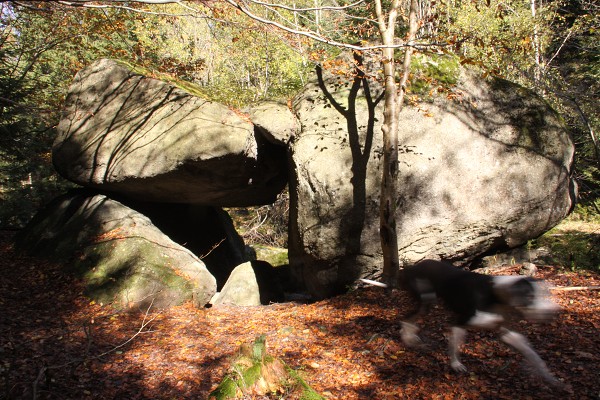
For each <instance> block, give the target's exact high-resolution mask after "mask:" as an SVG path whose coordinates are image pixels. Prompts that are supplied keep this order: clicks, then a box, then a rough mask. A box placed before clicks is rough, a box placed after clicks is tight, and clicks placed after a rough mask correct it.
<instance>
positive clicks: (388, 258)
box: [375, 0, 400, 287]
mask: <svg viewBox="0 0 600 400" xmlns="http://www.w3.org/2000/svg"><path fill="white" fill-rule="evenodd" d="M375 4H376V12H377V21H378V25H379V33H380V35H381V42H382V44H383V45H385V46H393V45H394V38H395V35H394V28H395V25H396V18H397V16H398V8H399V6H400V5H399V2H398V1H396V0H394V1H393V2H392V4H391V5H390V9H389V11H388V13H387V21H386V18H385V15H384V12H383V10H382V7H381V1H380V0H376V2H375ZM382 63H383V75H384V85H385V87H384V90H385V96H384V109H383V126H382V127H381V130H382V133H383V175H382V178H381V197H380V200H379V235H380V238H381V250H382V253H383V281H384V282H385V283H387V284H388V286H390V287H395V286H397V281H398V271H399V269H400V262H399V258H398V236H397V233H396V198H397V196H398V190H397V181H398V116H397V109H398V92H397V87H396V64H395V62H394V49H393V48H392V47H385V48H384V49H383V50H382Z"/></svg>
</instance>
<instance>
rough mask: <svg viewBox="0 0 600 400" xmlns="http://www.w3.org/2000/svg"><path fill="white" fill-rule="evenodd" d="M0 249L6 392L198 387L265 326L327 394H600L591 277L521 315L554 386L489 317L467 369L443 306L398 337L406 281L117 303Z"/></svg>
mask: <svg viewBox="0 0 600 400" xmlns="http://www.w3.org/2000/svg"><path fill="white" fill-rule="evenodd" d="M0 252H1V254H2V258H1V261H0V360H1V361H0V398H7V399H22V398H25V399H26V398H30V399H31V398H34V399H205V398H207V397H208V395H209V393H210V392H211V391H212V390H214V389H215V388H216V387H217V386H218V385H219V383H220V382H221V380H222V379H223V377H224V376H226V374H227V373H228V371H229V368H230V362H231V359H232V357H233V356H234V355H235V354H236V352H237V351H238V350H239V349H240V346H242V345H244V344H247V343H252V342H253V341H254V340H255V339H256V337H258V336H259V335H265V338H266V345H267V348H268V352H269V353H270V354H271V355H272V356H273V357H277V358H279V359H281V360H283V362H285V363H286V364H287V365H288V366H290V367H291V368H293V369H294V370H295V371H298V373H299V374H300V375H301V376H302V378H303V379H304V380H305V381H306V382H307V383H308V384H309V385H310V386H312V388H313V389H315V390H316V391H317V392H318V393H320V394H321V395H322V396H323V397H325V398H328V399H515V398H519V399H556V398H560V399H570V398H573V399H599V398H600V376H599V374H598V371H599V370H600V353H599V350H598V349H600V335H599V328H600V312H599V311H600V291H598V290H572V291H562V290H557V291H552V294H553V297H554V299H555V301H556V302H557V303H558V304H559V305H560V306H561V307H562V309H563V311H562V313H561V315H560V316H559V317H558V318H557V319H555V320H553V321H552V322H550V323H547V324H543V325H536V324H529V323H526V322H524V321H521V322H519V324H518V325H519V326H518V330H519V331H520V332H521V333H523V334H525V335H526V336H527V337H528V339H529V340H530V342H531V343H532V345H533V347H534V348H535V349H536V350H537V351H538V353H539V354H540V356H541V357H542V358H543V359H544V360H545V361H546V362H547V364H548V366H549V368H550V370H551V371H552V372H553V373H554V374H555V376H557V377H558V379H559V380H561V381H562V382H563V383H564V388H561V389H556V388H550V387H548V386H546V385H544V384H543V382H541V381H539V380H538V379H537V378H535V377H534V376H532V375H530V374H529V373H528V370H527V368H526V367H525V366H524V362H523V359H522V357H521V356H520V355H518V354H516V353H515V352H513V351H512V350H511V349H509V348H508V347H506V346H505V345H503V344H502V343H500V342H499V341H498V338H497V335H496V334H495V333H493V332H487V331H481V332H469V334H468V337H467V342H466V345H465V346H464V349H463V362H464V363H465V365H466V366H467V367H468V368H469V372H468V373H466V374H456V373H454V372H452V371H451V369H450V367H449V365H448V360H447V355H446V348H447V339H446V336H445V335H446V333H447V328H446V323H447V321H448V316H447V315H446V313H445V312H444V310H443V309H442V308H441V307H435V308H434V310H432V312H431V314H430V315H429V316H428V318H427V319H426V320H425V321H423V322H422V328H423V329H422V331H421V334H422V338H423V341H424V343H425V346H424V348H423V349H418V350H415V349H410V348H406V347H405V346H404V345H403V343H402V341H401V339H400V334H399V319H400V317H401V316H402V315H403V314H404V313H406V312H408V311H409V310H410V308H411V306H412V303H411V302H410V300H409V298H408V296H407V295H406V294H405V293H404V292H402V291H393V292H386V291H384V290H383V289H380V288H361V289H356V290H354V291H351V292H349V293H347V294H345V295H342V296H338V297H335V298H332V299H328V300H324V301H320V302H316V303H312V304H297V303H282V304H273V305H269V306H260V307H244V308H241V307H231V306H221V307H215V308H210V309H196V308H194V307H193V306H192V305H191V304H183V305H180V306H175V307H172V308H170V309H165V310H155V309H153V308H152V307H150V308H148V309H142V310H139V312H125V311H117V310H115V309H113V308H111V307H110V306H108V305H100V304H98V303H96V302H94V301H91V300H90V299H89V298H87V297H86V296H85V294H84V288H83V286H82V284H81V282H80V281H78V280H77V279H75V278H73V277H72V276H71V275H70V274H69V273H67V272H65V269H64V266H62V265H60V264H58V263H51V262H47V261H43V260H40V259H37V258H31V257H27V256H23V255H20V254H17V253H15V252H14V250H13V249H12V245H11V234H10V233H7V232H2V233H0ZM516 269H517V268H516V267H515V272H514V273H516ZM504 273H506V272H505V271H504ZM538 275H539V276H540V277H541V278H543V279H545V280H546V281H547V282H548V283H549V284H550V285H553V286H560V287H564V286H581V287H592V286H598V285H600V276H599V275H598V274H595V273H592V272H580V273H573V272H569V271H565V270H563V269H560V268H558V267H552V266H545V267H539V273H538ZM250 398H286V396H285V394H281V393H278V394H276V395H273V396H270V397H269V396H264V395H262V396H259V397H256V396H254V397H250Z"/></svg>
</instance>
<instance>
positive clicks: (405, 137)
mask: <svg viewBox="0 0 600 400" xmlns="http://www.w3.org/2000/svg"><path fill="white" fill-rule="evenodd" d="M381 90H382V89H381V87H380V86H379V85H378V84H377V83H376V82H374V81H372V80H369V79H361V77H360V74H358V76H357V77H356V78H355V79H354V81H352V80H349V79H348V80H344V79H340V78H339V76H338V75H337V74H331V73H328V72H324V73H318V74H317V77H315V78H314V79H313V80H312V81H311V82H310V83H309V84H308V85H307V86H306V87H305V89H304V91H303V92H302V93H301V94H299V95H298V96H297V97H296V98H295V100H294V102H293V106H294V110H295V112H296V115H297V117H298V118H299V120H300V122H301V126H302V132H301V133H300V134H299V135H298V136H297V137H296V139H295V141H294V142H293V147H292V162H293V166H292V171H293V174H294V175H293V176H292V177H290V202H291V210H290V224H291V225H290V237H289V251H290V265H291V267H292V270H293V273H294V276H295V279H296V280H299V281H302V282H303V283H304V284H305V285H306V287H308V289H309V290H310V292H311V293H312V294H313V295H314V296H315V297H325V296H329V295H332V294H334V293H336V292H340V291H343V290H345V288H346V286H347V285H349V284H351V283H352V282H353V281H354V280H355V279H356V278H357V277H359V276H371V277H377V276H378V275H379V274H380V273H381V270H380V269H381V265H382V255H381V248H380V238H379V194H380V182H381V175H382V169H381V168H382V166H381V155H382V140H381V137H382V133H381V124H382V122H383V115H382V111H383V102H382V101H379V100H380V99H381V97H380V95H381ZM399 140H400V155H399V185H398V200H397V211H396V218H397V230H398V245H399V256H400V258H401V260H402V261H404V262H406V263H412V262H415V261H418V260H420V259H423V258H426V257H427V258H443V259H451V260H453V259H454V260H456V259H460V260H462V261H468V260H470V259H473V258H474V257H477V256H478V255H481V254H483V253H486V252H489V251H492V250H495V249H500V248H505V247H514V246H518V245H521V244H523V243H525V242H526V241H527V240H528V239H530V238H534V237H536V236H538V235H540V234H542V233H543V232H545V231H547V230H548V229H549V228H551V227H552V226H554V225H555V224H557V223H558V222H559V221H560V220H561V219H562V218H563V217H564V216H565V215H567V214H568V212H569V211H570V209H571V207H572V206H573V191H574V183H573V179H572V169H571V164H572V159H573V152H574V147H573V143H572V142H571V139H570V138H569V135H568V134H567V131H566V130H565V128H564V127H563V124H562V123H561V120H560V119H559V117H558V116H557V114H556V113H555V112H554V111H553V110H552V109H551V108H550V107H549V106H548V104H547V103H545V102H544V100H543V99H541V98H540V97H538V96H536V95H535V94H533V93H532V92H530V91H528V90H526V89H524V88H522V87H520V86H518V85H516V84H513V83H510V82H507V81H505V80H501V79H497V78H489V79H482V78H480V77H479V76H477V75H476V74H474V73H469V72H467V71H462V72H461V74H460V77H459V79H458V82H457V84H456V86H455V87H454V88H453V89H452V90H451V91H450V92H443V93H442V94H441V95H438V96H437V97H434V98H433V99H432V100H431V101H429V102H421V103H419V104H417V105H416V106H406V107H405V108H404V110H403V111H402V113H401V115H400V123H399Z"/></svg>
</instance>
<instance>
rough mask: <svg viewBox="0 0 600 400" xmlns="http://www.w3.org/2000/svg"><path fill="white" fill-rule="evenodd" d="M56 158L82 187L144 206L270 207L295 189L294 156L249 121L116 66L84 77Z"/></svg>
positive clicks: (99, 65)
mask: <svg viewBox="0 0 600 400" xmlns="http://www.w3.org/2000/svg"><path fill="white" fill-rule="evenodd" d="M52 158H53V163H54V166H55V168H56V170H57V171H58V172H59V173H60V174H61V175H62V176H64V177H66V178H67V179H69V180H71V181H73V182H75V183H77V184H79V185H82V186H86V187H90V188H95V189H99V190H103V191H110V192H116V193H119V194H124V195H127V196H129V197H131V198H135V199H140V200H144V201H156V202H163V203H169V202H171V203H189V204H200V205H212V206H238V207H241V206H250V205H262V204H269V203H272V202H273V201H274V200H275V198H276V196H277V195H278V194H279V193H280V192H281V191H282V190H283V188H284V187H285V185H286V184H287V167H286V149H285V147H281V146H278V145H276V144H273V143H272V142H270V141H269V140H267V139H266V138H265V137H264V136H263V135H262V134H261V133H259V132H257V129H255V126H254V125H253V124H252V123H251V122H250V120H249V119H248V118H247V116H245V115H243V114H241V113H238V112H234V111H233V110H231V109H229V108H228V107H225V106H223V105H221V104H218V103H215V102H211V101H208V100H205V99H203V98H202V97H200V96H199V90H198V88H196V87H194V86H193V85H191V84H189V83H184V82H174V81H168V80H165V79H156V78H153V77H151V76H150V74H149V73H148V72H142V71H139V70H137V69H136V68H133V67H131V66H129V65H127V64H125V63H122V62H118V61H114V60H107V59H101V60H98V61H96V62H95V63H93V64H92V65H90V66H89V67H87V68H84V69H83V70H81V71H79V73H78V74H77V75H76V76H75V79H74V81H73V83H72V85H71V87H70V88H69V92H68V95H67V98H66V101H65V107H64V110H63V117H62V119H61V121H60V123H59V125H58V136H57V138H56V141H55V143H54V146H53V149H52Z"/></svg>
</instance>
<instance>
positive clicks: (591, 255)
mask: <svg viewBox="0 0 600 400" xmlns="http://www.w3.org/2000/svg"><path fill="white" fill-rule="evenodd" d="M581 216H582V214H580V211H578V212H577V213H576V214H574V215H572V216H571V217H569V219H568V220H567V221H565V222H563V223H562V224H560V225H559V226H557V227H556V228H554V229H552V230H551V231H549V232H547V233H546V234H544V235H543V236H541V237H539V238H537V239H535V240H533V241H532V242H531V243H530V245H531V246H534V247H542V246H543V247H547V248H548V249H549V250H550V254H552V257H553V262H554V263H556V264H557V265H560V266H562V267H564V268H568V269H570V270H590V271H596V272H600V252H598V249H599V248H600V218H599V217H598V216H597V214H596V215H595V216H594V217H592V218H591V219H589V218H588V219H587V220H585V221H580V220H579V219H581ZM588 217H589V216H588Z"/></svg>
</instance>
